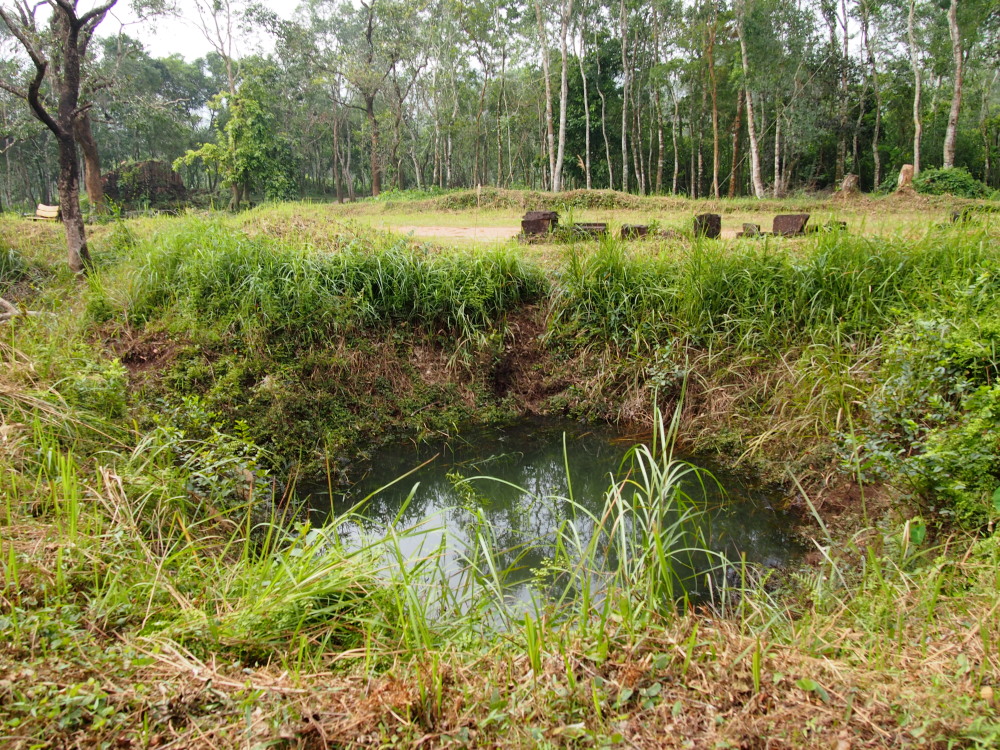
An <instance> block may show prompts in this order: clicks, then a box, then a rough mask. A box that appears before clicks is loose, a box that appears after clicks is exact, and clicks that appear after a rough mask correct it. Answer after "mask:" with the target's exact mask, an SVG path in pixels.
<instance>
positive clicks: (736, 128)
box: [728, 89, 743, 198]
mask: <svg viewBox="0 0 1000 750" xmlns="http://www.w3.org/2000/svg"><path fill="white" fill-rule="evenodd" d="M742 114H743V89H739V90H738V91H737V92H736V117H735V119H734V120H733V163H732V167H731V169H730V170H729V193H728V195H729V197H730V198H735V197H736V183H737V182H738V180H739V172H740V124H741V123H740V116H741V115H742Z"/></svg>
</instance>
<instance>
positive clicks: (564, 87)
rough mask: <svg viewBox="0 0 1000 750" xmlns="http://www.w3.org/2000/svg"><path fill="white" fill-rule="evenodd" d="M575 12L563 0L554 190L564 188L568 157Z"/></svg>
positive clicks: (569, 0) (571, 2)
mask: <svg viewBox="0 0 1000 750" xmlns="http://www.w3.org/2000/svg"><path fill="white" fill-rule="evenodd" d="M572 13H573V0H562V13H561V17H560V28H559V32H560V34H559V37H560V44H559V55H560V66H561V67H560V87H559V146H558V151H557V153H556V166H555V172H554V173H553V178H552V184H553V188H552V189H553V192H559V191H560V190H561V189H562V171H563V162H564V160H565V158H566V110H567V108H568V107H567V105H568V103H569V54H568V51H567V48H566V37H567V35H568V34H569V19H570V16H571V15H572Z"/></svg>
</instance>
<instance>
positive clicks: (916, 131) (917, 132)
mask: <svg viewBox="0 0 1000 750" xmlns="http://www.w3.org/2000/svg"><path fill="white" fill-rule="evenodd" d="M916 10H917V0H910V15H909V18H908V19H907V22H906V35H907V39H908V40H909V44H910V67H911V68H913V174H914V175H918V174H920V137H921V135H922V133H923V123H922V122H921V117H920V83H921V78H920V60H919V59H918V58H917V39H916V35H915V34H914V31H913V19H914V16H915V15H916Z"/></svg>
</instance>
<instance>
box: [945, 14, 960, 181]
mask: <svg viewBox="0 0 1000 750" xmlns="http://www.w3.org/2000/svg"><path fill="white" fill-rule="evenodd" d="M948 31H949V32H950V33H951V56H952V60H953V62H954V71H955V72H954V85H953V87H952V93H951V111H950V112H949V113H948V129H947V130H945V134H944V168H945V169H950V168H951V167H954V166H955V141H956V138H957V135H958V115H959V112H960V111H961V109H962V68H963V66H962V33H961V31H960V29H959V28H958V0H951V5H949V6H948Z"/></svg>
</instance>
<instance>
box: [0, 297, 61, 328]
mask: <svg viewBox="0 0 1000 750" xmlns="http://www.w3.org/2000/svg"><path fill="white" fill-rule="evenodd" d="M51 314H52V313H46V312H38V311H36V310H23V309H21V308H19V307H17V306H16V305H13V304H11V303H10V302H8V301H7V300H5V299H4V298H3V297H0V323H6V322H7V321H9V320H13V319H14V318H18V317H23V316H28V315H51Z"/></svg>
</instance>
